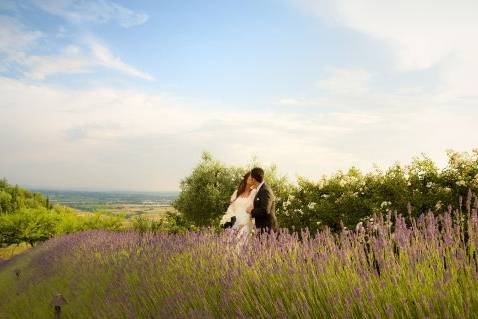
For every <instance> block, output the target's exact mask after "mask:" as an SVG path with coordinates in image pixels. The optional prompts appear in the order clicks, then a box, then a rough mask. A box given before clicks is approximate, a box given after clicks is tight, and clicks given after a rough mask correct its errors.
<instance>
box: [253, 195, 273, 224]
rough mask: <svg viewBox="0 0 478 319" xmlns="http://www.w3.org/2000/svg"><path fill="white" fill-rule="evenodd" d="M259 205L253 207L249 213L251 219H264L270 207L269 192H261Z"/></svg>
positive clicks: (270, 197) (270, 198)
mask: <svg viewBox="0 0 478 319" xmlns="http://www.w3.org/2000/svg"><path fill="white" fill-rule="evenodd" d="M259 198H260V200H259V203H258V205H256V207H254V209H253V210H252V211H251V217H252V218H257V217H259V218H260V217H265V216H266V215H267V214H268V213H269V211H270V209H271V206H272V196H271V193H270V192H269V191H266V192H262V193H261V194H260V195H259Z"/></svg>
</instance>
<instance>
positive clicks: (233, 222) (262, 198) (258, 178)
mask: <svg viewBox="0 0 478 319" xmlns="http://www.w3.org/2000/svg"><path fill="white" fill-rule="evenodd" d="M253 219H254V222H253ZM254 224H255V226H254ZM221 225H222V226H223V227H224V228H229V227H231V228H232V229H233V230H235V231H237V236H238V237H239V238H243V239H247V237H249V235H250V234H252V233H253V232H254V231H255V230H254V228H256V229H257V232H258V233H262V232H270V231H271V230H273V231H277V230H278V225H277V219H276V216H275V198H274V193H273V192H272V189H271V188H270V187H269V185H267V184H266V183H265V181H264V170H263V169H262V168H259V167H255V168H253V169H252V170H251V171H250V172H247V173H246V174H245V175H244V177H243V179H242V181H241V183H240V184H239V187H238V188H237V190H236V191H234V193H233V194H232V196H231V202H230V205H229V207H228V208H227V211H226V213H225V214H224V216H223V217H222V219H221Z"/></svg>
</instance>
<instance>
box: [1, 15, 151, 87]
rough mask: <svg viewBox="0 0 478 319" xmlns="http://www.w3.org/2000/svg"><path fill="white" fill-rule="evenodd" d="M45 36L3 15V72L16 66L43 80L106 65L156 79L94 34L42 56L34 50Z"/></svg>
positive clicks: (108, 67)
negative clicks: (127, 61) (125, 59)
mask: <svg viewBox="0 0 478 319" xmlns="http://www.w3.org/2000/svg"><path fill="white" fill-rule="evenodd" d="M42 38H43V39H44V41H45V42H47V41H48V38H47V37H46V36H45V35H44V34H43V33H42V32H39V31H35V30H29V29H28V28H27V27H26V26H25V25H23V24H22V23H21V22H19V21H18V20H16V19H14V18H11V17H5V16H0V53H3V54H4V55H5V59H4V60H3V61H2V63H1V64H0V66H1V68H0V72H5V71H8V70H9V69H11V68H12V66H13V68H14V69H19V70H20V71H21V73H23V74H24V76H26V77H27V78H30V79H34V80H43V79H45V78H47V77H49V76H52V75H55V74H81V73H90V72H94V71H96V70H98V68H106V69H111V70H116V71H118V72H120V73H123V74H125V75H128V76H132V77H137V78H142V79H144V80H148V81H152V80H154V78H153V76H151V75H150V74H148V73H146V72H144V71H141V70H139V69H137V68H135V67H133V66H131V65H129V64H127V63H125V62H123V61H122V59H121V58H120V57H118V56H116V55H114V54H113V53H112V52H111V51H110V50H109V49H108V47H107V46H106V45H104V44H102V43H100V41H99V40H98V39H96V38H94V37H93V36H88V37H86V38H84V39H83V40H82V41H81V40H80V41H78V43H75V44H69V45H66V46H65V47H64V48H63V49H62V50H61V51H60V52H58V53H53V54H47V55H38V54H35V53H34V52H35V50H34V49H36V48H37V47H38V46H39V43H38V41H39V39H42ZM2 69H3V71H2Z"/></svg>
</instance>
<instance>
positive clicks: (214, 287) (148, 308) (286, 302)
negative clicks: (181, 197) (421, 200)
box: [0, 210, 478, 319]
mask: <svg viewBox="0 0 478 319" xmlns="http://www.w3.org/2000/svg"><path fill="white" fill-rule="evenodd" d="M477 231H478V217H477V214H476V210H473V212H472V213H461V212H460V211H455V212H449V213H446V214H444V215H441V216H438V217H435V216H434V215H433V214H432V213H430V214H428V215H425V216H423V215H422V216H421V217H420V218H418V219H409V218H408V217H407V218H404V217H401V216H395V215H393V214H389V215H388V216H386V217H384V218H382V217H380V216H376V217H375V219H373V220H372V221H371V222H368V223H366V224H365V225H364V228H361V227H359V228H358V229H357V230H356V231H349V230H344V231H342V232H341V233H340V234H336V235H334V234H332V233H331V232H329V231H327V230H326V231H322V232H320V233H318V234H317V235H316V236H313V237H312V236H309V234H308V233H307V232H302V233H301V234H295V235H289V234H288V233H286V232H280V233H279V234H274V235H263V236H260V237H253V238H251V239H250V240H249V242H248V243H247V244H246V245H244V246H241V245H240V243H237V242H236V240H235V237H234V234H233V233H231V232H229V231H226V232H220V233H217V232H215V231H213V230H212V229H209V230H204V231H201V232H188V233H186V234H176V235H175V234H166V233H157V234H154V233H145V234H143V235H141V234H139V233H137V232H134V231H128V232H109V231H87V232H81V233H75V234H69V235H63V236H60V237H56V238H53V239H51V240H49V241H47V242H45V243H43V244H39V245H38V246H36V247H35V248H33V249H31V250H29V251H27V252H25V253H24V254H22V255H19V256H16V257H15V258H13V260H11V261H10V262H9V263H6V264H4V265H2V266H0V309H2V312H3V313H2V315H3V316H4V317H5V318H22V319H23V318H49V317H50V316H52V315H53V308H52V306H51V305H50V301H51V299H52V297H53V296H54V295H55V294H57V293H61V294H62V295H63V296H64V297H65V299H66V300H67V302H68V304H66V305H64V306H63V307H62V318H185V317H187V318H214V317H216V318H219V317H222V318H230V317H249V318H277V317H284V318H285V317H299V318H332V317H333V318H377V317H387V318H405V317H414V318H416V317H419V318H425V317H432V318H446V317H448V318H463V317H476V316H477V315H476V314H477V313H478V281H477V279H478V263H477V258H476V247H477V244H478V238H477V235H478V232H477ZM16 274H18V277H17V275H16Z"/></svg>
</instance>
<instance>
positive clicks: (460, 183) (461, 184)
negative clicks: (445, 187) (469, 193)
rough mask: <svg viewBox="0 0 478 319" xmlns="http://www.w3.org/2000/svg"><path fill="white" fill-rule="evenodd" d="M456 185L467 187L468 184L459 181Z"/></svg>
mask: <svg viewBox="0 0 478 319" xmlns="http://www.w3.org/2000/svg"><path fill="white" fill-rule="evenodd" d="M456 185H458V186H466V182H465V181H464V180H459V181H458V182H456Z"/></svg>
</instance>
